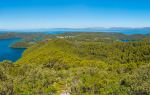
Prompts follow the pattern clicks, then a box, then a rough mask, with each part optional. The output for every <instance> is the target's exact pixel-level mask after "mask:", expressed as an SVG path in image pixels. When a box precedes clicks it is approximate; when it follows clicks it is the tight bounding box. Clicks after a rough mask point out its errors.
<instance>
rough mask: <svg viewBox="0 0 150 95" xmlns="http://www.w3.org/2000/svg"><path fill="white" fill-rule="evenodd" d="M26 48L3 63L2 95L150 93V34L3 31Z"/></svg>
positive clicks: (127, 94)
mask: <svg viewBox="0 0 150 95" xmlns="http://www.w3.org/2000/svg"><path fill="white" fill-rule="evenodd" d="M12 37H17V38H20V39H21V40H20V41H19V42H16V43H14V44H12V47H13V48H23V47H26V48H27V50H25V52H24V53H23V54H22V57H21V58H20V59H19V60H17V61H16V62H11V61H8V60H5V61H3V62H0V94H1V95H61V94H65V93H66V94H68V95H149V94H150V35H149V34H147V35H146V34H145V35H144V34H143V35H140V34H135V35H125V34H121V33H104V32H88V33H87V32H68V33H63V34H53V35H52V34H43V33H35V34H24V33H19V34H18V33H9V34H1V36H0V38H1V39H5V38H6V39H7V38H12Z"/></svg>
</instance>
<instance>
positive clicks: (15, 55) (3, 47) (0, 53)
mask: <svg viewBox="0 0 150 95" xmlns="http://www.w3.org/2000/svg"><path fill="white" fill-rule="evenodd" d="M17 40H18V39H15V38H14V39H3V40H0V62H1V61H3V60H11V61H13V62H14V61H16V60H17V59H19V58H20V57H21V55H22V52H23V51H24V50H25V49H14V48H10V47H9V46H10V45H11V44H12V43H13V42H15V41H17Z"/></svg>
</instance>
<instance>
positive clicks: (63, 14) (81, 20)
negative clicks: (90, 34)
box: [0, 0, 150, 29]
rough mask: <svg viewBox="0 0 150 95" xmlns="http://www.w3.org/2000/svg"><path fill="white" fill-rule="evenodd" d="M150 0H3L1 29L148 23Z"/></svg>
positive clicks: (142, 24) (123, 25)
mask: <svg viewBox="0 0 150 95" xmlns="http://www.w3.org/2000/svg"><path fill="white" fill-rule="evenodd" d="M149 4H150V1H149V0H0V29H26V28H63V27H68V28H85V27H148V26H150V5H149Z"/></svg>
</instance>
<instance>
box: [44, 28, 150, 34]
mask: <svg viewBox="0 0 150 95" xmlns="http://www.w3.org/2000/svg"><path fill="white" fill-rule="evenodd" d="M66 32H114V33H122V34H127V35H132V34H150V29H85V30H84V29H83V30H71V29H70V30H57V31H49V32H45V34H62V33H66Z"/></svg>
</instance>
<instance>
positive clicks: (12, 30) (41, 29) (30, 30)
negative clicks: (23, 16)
mask: <svg viewBox="0 0 150 95" xmlns="http://www.w3.org/2000/svg"><path fill="white" fill-rule="evenodd" d="M106 30H110V31H111V30H114V31H115V30H150V27H142V28H132V27H110V28H104V27H92V28H40V29H0V32H51V31H66V32H76V31H77V32H104V31H106Z"/></svg>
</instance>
